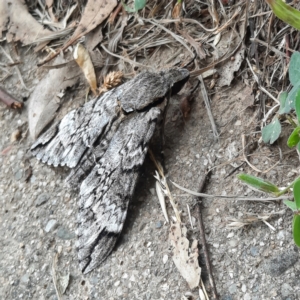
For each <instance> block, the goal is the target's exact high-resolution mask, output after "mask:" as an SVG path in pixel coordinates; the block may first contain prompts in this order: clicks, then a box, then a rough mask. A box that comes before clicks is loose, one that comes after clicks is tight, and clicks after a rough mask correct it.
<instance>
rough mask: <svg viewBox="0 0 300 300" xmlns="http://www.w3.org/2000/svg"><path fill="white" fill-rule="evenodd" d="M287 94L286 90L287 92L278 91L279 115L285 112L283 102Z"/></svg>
mask: <svg viewBox="0 0 300 300" xmlns="http://www.w3.org/2000/svg"><path fill="white" fill-rule="evenodd" d="M287 96H288V92H287V91H284V92H280V94H279V102H280V108H279V111H278V113H279V114H280V115H282V114H285V113H286V112H285V103H286V99H287Z"/></svg>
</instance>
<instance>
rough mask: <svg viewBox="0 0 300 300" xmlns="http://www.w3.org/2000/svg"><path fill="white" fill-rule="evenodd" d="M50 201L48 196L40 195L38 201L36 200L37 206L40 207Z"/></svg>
mask: <svg viewBox="0 0 300 300" xmlns="http://www.w3.org/2000/svg"><path fill="white" fill-rule="evenodd" d="M49 199H50V196H49V195H48V194H40V195H38V197H37V199H36V200H35V206H36V207H38V206H40V205H42V204H44V203H46V202H47V201H48V200H49Z"/></svg>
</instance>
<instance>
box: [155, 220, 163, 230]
mask: <svg viewBox="0 0 300 300" xmlns="http://www.w3.org/2000/svg"><path fill="white" fill-rule="evenodd" d="M161 227H162V222H161V221H158V222H156V223H155V228H157V229H159V228H161Z"/></svg>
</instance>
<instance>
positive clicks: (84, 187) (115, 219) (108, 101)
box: [31, 69, 189, 274]
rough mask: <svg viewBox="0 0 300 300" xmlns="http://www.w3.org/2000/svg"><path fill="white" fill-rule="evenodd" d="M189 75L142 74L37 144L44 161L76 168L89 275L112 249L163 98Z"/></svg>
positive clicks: (81, 243)
mask: <svg viewBox="0 0 300 300" xmlns="http://www.w3.org/2000/svg"><path fill="white" fill-rule="evenodd" d="M188 77H189V72H188V71H187V70H185V69H170V70H166V71H161V72H159V73H150V72H144V73H141V74H139V75H138V76H136V77H135V78H134V79H132V80H130V81H128V82H126V83H125V84H123V85H121V86H119V87H117V88H115V89H113V90H111V91H109V92H107V93H105V94H104V95H102V96H101V97H98V98H96V99H94V100H92V101H90V102H88V103H86V104H85V105H84V106H82V107H80V108H78V109H76V110H73V111H71V112H69V113H68V114H67V115H66V116H65V117H64V118H63V119H62V120H61V122H60V123H58V124H56V125H54V126H53V127H51V128H50V129H49V130H48V131H46V132H45V133H44V134H43V135H42V136H41V137H40V138H38V140H37V141H36V142H35V143H34V144H33V145H32V147H31V151H32V153H33V155H35V156H36V157H37V158H38V159H39V160H41V161H42V162H44V163H47V164H49V165H53V166H59V165H60V166H68V167H69V168H71V169H72V170H71V173H70V174H69V176H68V178H67V182H68V183H69V184H70V185H71V186H72V187H74V188H78V187H79V186H80V200H79V213H78V229H77V235H78V244H77V247H78V256H79V263H80V267H81V270H82V272H84V273H85V274H86V273H88V272H90V271H91V270H93V269H94V268H95V267H96V266H98V265H100V264H101V262H102V261H104V260H105V259H106V257H107V256H108V255H109V254H110V252H111V251H112V249H113V247H114V245H115V243H116V241H117V238H118V236H119V234H120V233H121V231H122V228H123V224H124V221H125V218H126V214H127V209H128V203H129V200H130V199H131V197H132V195H133V192H134V188H135V185H136V181H137V176H138V172H139V169H140V166H141V165H142V164H143V162H144V159H145V155H146V153H147V150H148V143H149V141H150V139H151V137H152V135H153V132H154V129H155V124H156V122H157V118H158V116H159V114H160V113H161V112H162V110H163V109H164V105H163V103H162V102H163V99H164V97H165V95H166V94H167V93H168V91H169V90H170V89H172V91H173V92H174V91H175V92H178V91H179V90H180V89H181V87H182V86H183V84H184V83H185V82H186V81H187V79H188ZM160 104H162V105H161V106H160ZM159 106H160V107H161V108H159Z"/></svg>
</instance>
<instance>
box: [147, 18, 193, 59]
mask: <svg viewBox="0 0 300 300" xmlns="http://www.w3.org/2000/svg"><path fill="white" fill-rule="evenodd" d="M143 21H145V22H149V23H151V24H153V25H155V26H157V27H159V28H160V29H162V30H164V31H165V32H167V33H169V34H170V35H171V36H172V37H173V38H174V39H175V40H176V41H177V42H179V43H180V44H181V45H183V46H184V47H185V48H186V49H187V50H188V51H189V52H190V54H191V56H192V57H193V58H194V56H195V55H194V52H193V51H192V50H191V49H190V47H189V46H188V45H187V44H186V43H185V42H184V40H183V39H182V38H181V37H180V36H178V35H177V34H175V33H174V32H172V31H171V30H169V29H167V28H166V27H164V26H162V25H161V24H159V23H157V22H156V21H153V20H150V19H143Z"/></svg>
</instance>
